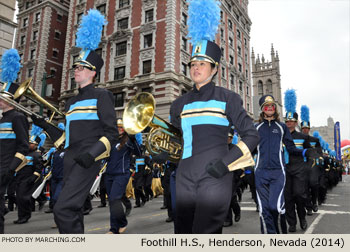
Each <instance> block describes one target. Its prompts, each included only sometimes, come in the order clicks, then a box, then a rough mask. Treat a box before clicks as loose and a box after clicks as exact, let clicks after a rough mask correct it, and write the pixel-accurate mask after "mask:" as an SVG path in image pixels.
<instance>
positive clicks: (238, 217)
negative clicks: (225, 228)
mask: <svg viewBox="0 0 350 252" xmlns="http://www.w3.org/2000/svg"><path fill="white" fill-rule="evenodd" d="M240 219H241V215H240V214H237V215H235V222H239V220H240Z"/></svg>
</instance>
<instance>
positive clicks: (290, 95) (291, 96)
mask: <svg viewBox="0 0 350 252" xmlns="http://www.w3.org/2000/svg"><path fill="white" fill-rule="evenodd" d="M284 107H285V109H286V112H292V113H294V112H296V107H297V95H296V94H295V89H288V90H287V91H286V92H285V93H284Z"/></svg>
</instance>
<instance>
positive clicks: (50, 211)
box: [45, 208, 53, 213]
mask: <svg viewBox="0 0 350 252" xmlns="http://www.w3.org/2000/svg"><path fill="white" fill-rule="evenodd" d="M45 213H53V209H52V208H49V209H47V210H46V211H45Z"/></svg>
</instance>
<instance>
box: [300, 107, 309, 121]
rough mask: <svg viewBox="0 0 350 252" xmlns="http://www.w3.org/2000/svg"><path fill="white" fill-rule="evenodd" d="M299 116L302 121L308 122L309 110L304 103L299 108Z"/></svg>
mask: <svg viewBox="0 0 350 252" xmlns="http://www.w3.org/2000/svg"><path fill="white" fill-rule="evenodd" d="M300 118H301V120H302V121H305V122H310V110H309V107H308V106H306V105H303V106H301V108H300Z"/></svg>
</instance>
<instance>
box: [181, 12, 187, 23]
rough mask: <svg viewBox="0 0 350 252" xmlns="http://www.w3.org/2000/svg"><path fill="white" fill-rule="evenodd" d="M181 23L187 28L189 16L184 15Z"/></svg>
mask: <svg viewBox="0 0 350 252" xmlns="http://www.w3.org/2000/svg"><path fill="white" fill-rule="evenodd" d="M181 23H182V24H183V25H184V26H186V25H187V15H186V14H185V13H182V18H181Z"/></svg>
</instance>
